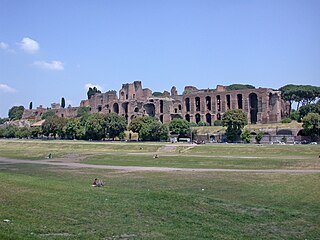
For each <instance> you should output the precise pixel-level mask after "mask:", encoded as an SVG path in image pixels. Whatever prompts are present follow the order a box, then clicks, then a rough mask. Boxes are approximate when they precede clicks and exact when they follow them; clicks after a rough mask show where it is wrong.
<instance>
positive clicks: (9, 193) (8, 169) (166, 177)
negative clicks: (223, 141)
mask: <svg viewBox="0 0 320 240" xmlns="http://www.w3.org/2000/svg"><path fill="white" fill-rule="evenodd" d="M163 146H164V144H160V145H158V144H141V143H133V144H131V143H130V144H125V143H117V144H116V143H99V142H77V141H67V142H63V141H13V140H11V141H0V156H2V157H12V158H21V159H34V160H35V161H41V160H39V159H43V156H45V155H46V154H47V153H48V151H54V154H55V156H56V155H57V157H61V158H57V159H55V158H54V159H53V161H55V160H56V161H61V159H62V160H63V158H66V156H71V155H76V156H78V155H77V154H79V156H82V155H84V156H87V158H85V159H84V160H83V161H85V162H89V163H96V164H113V165H127V164H128V165H138V166H149V165H151V166H174V167H176V166H182V167H186V166H187V167H188V166H189V167H203V168H205V167H211V166H220V167H221V168H228V167H229V168H240V167H241V166H242V168H250V167H251V168H256V169H268V168H271V167H272V168H275V169H286V168H299V169H311V168H312V169H319V158H318V155H319V149H320V148H319V147H318V146H311V145H305V146H286V145H281V146H280V145H279V146H274V145H272V146H257V145H230V144H228V145H198V146H196V147H194V148H190V147H189V146H187V145H181V146H178V147H177V148H176V149H173V150H172V151H170V152H162V151H160V152H158V154H159V156H160V158H158V159H153V158H152V156H153V154H154V152H156V151H157V150H159V149H162V148H163ZM21 147H23V148H24V151H20V150H19V149H20V148H21ZM250 157H251V158H250ZM253 157H259V158H253ZM37 159H38V160H37ZM301 159H303V160H301ZM251 160H252V162H250V161H251ZM95 161H97V162H95ZM99 161H100V162H99ZM161 161H162V162H161ZM172 161H173V162H172ZM286 161H287V162H288V164H289V165H290V166H286V165H285V164H284V163H285V162H286ZM130 162H131V163H130ZM157 162H161V163H157ZM212 162H213V163H212ZM241 162H242V163H241ZM271 162H272V164H271ZM240 163H241V164H240ZM258 163H259V164H258ZM302 163H304V164H305V165H303V164H302ZM301 164H302V165H301ZM252 166H254V167H252ZM96 177H98V178H100V179H103V180H104V181H105V182H106V186H104V187H101V188H93V187H91V182H92V181H93V179H94V178H96ZM0 181H1V191H0V203H1V204H0V239H319V236H320V217H319V216H320V205H319V199H320V184H319V182H320V174H319V173H299V174H297V173H290V174H289V173H239V172H234V173H232V172H207V173H204V172H201V173H200V172H183V171H177V172H126V171H114V170H101V169H79V168H75V169H73V168H63V167H56V166H47V165H46V166H45V165H35V164H0ZM3 220H9V221H3Z"/></svg>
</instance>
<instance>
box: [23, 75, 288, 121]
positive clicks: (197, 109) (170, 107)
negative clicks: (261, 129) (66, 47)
mask: <svg viewBox="0 0 320 240" xmlns="http://www.w3.org/2000/svg"><path fill="white" fill-rule="evenodd" d="M80 107H89V108H90V112H91V113H95V112H101V113H111V112H115V113H117V114H119V115H122V116H124V117H125V118H126V119H127V121H128V123H130V121H131V120H132V119H133V118H135V117H141V116H145V115H148V116H151V117H156V118H157V119H159V120H160V121H161V122H163V123H168V122H170V121H171V120H172V119H174V118H183V119H185V120H187V121H189V122H195V123H198V122H200V121H204V122H207V123H208V124H209V125H213V122H214V121H215V120H221V117H222V115H223V114H224V113H225V112H226V111H228V110H229V109H241V110H242V111H244V112H245V113H246V114H247V116H248V123H251V124H255V123H275V122H280V121H281V117H282V115H283V114H284V112H285V108H286V103H285V102H284V101H283V100H282V99H281V95H280V92H279V91H274V90H272V89H270V88H256V89H242V90H228V88H227V87H225V86H222V85H218V86H217V87H216V89H197V88H196V87H194V86H186V87H185V88H184V92H183V94H182V95H179V94H178V92H177V90H176V87H172V88H171V91H170V92H167V91H164V92H163V93H162V94H161V95H160V96H154V95H153V94H152V91H151V90H150V89H148V88H142V84H141V81H135V82H133V83H126V84H123V85H122V88H121V89H120V91H119V95H117V92H116V91H108V92H105V93H96V94H94V95H93V96H91V97H90V99H87V100H82V101H81V103H80ZM78 109H79V107H71V106H69V107H67V108H61V107H60V105H59V104H52V105H51V108H43V107H42V106H40V107H38V108H36V109H31V110H25V111H24V113H23V117H22V118H23V119H34V120H40V119H41V115H42V114H43V113H44V112H46V111H48V110H51V111H54V112H55V114H56V115H57V116H59V117H76V116H77V111H78Z"/></svg>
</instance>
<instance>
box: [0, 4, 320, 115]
mask: <svg viewBox="0 0 320 240" xmlns="http://www.w3.org/2000/svg"><path fill="white" fill-rule="evenodd" d="M319 13H320V1H318V0H265V1H263V0H260V1H259V0H256V1H253V0H227V1H222V0H220V1H216V0H162V1H160V0H158V1H156V0H153V1H150V0H104V1H102V0H101V1H99V0H87V1H85V0H82V1H81V0H77V1H76V0H69V1H59V0H55V1H53V0H46V1H43V0H28V1H22V0H21V1H17V0H0V117H7V115H8V110H9V109H10V108H11V107H12V106H14V105H23V106H25V107H26V108H28V106H29V102H31V101H32V102H33V106H34V107H36V106H39V105H40V104H41V105H43V106H45V107H48V106H50V104H51V103H52V102H58V103H59V102H60V101H61V97H64V98H65V99H66V100H67V103H70V104H71V105H72V106H78V105H79V103H80V100H82V99H86V92H87V87H88V86H89V85H97V86H98V88H99V89H101V90H102V91H107V90H117V91H118V90H119V89H120V88H121V85H122V83H127V82H133V81H134V80H141V81H142V83H143V87H147V88H150V89H151V90H153V91H161V92H162V91H163V90H170V89H171V87H172V86H173V85H174V86H176V87H177V89H178V92H179V93H181V92H182V91H183V87H184V86H186V85H194V86H196V87H198V88H215V87H216V85H217V84H222V85H230V84H232V83H243V84H252V85H255V86H256V87H271V88H275V89H277V88H279V87H281V86H283V85H286V84H289V83H292V84H311V85H317V86H318V85H319V84H320V14H319Z"/></svg>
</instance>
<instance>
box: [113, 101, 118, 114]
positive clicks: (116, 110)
mask: <svg viewBox="0 0 320 240" xmlns="http://www.w3.org/2000/svg"><path fill="white" fill-rule="evenodd" d="M113 112H115V113H117V114H119V104H118V103H114V104H113Z"/></svg>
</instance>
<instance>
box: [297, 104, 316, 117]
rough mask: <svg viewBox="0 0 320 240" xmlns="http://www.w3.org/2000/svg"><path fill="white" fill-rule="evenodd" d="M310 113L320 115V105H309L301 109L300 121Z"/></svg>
mask: <svg viewBox="0 0 320 240" xmlns="http://www.w3.org/2000/svg"><path fill="white" fill-rule="evenodd" d="M308 113H318V114H320V104H319V103H317V104H307V105H304V106H302V107H300V109H299V114H300V116H299V117H300V119H303V118H304V117H305V116H307V115H308Z"/></svg>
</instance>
